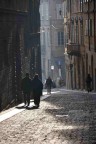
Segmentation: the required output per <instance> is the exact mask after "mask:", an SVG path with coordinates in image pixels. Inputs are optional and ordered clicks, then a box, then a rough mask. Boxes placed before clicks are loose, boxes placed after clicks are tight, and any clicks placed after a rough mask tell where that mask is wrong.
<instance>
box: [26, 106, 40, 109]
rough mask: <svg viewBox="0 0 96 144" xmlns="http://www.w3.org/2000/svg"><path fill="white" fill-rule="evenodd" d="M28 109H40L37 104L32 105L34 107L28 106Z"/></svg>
mask: <svg viewBox="0 0 96 144" xmlns="http://www.w3.org/2000/svg"><path fill="white" fill-rule="evenodd" d="M26 109H27V110H33V109H39V107H37V106H32V107H26Z"/></svg>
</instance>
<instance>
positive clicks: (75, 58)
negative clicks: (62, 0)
mask: <svg viewBox="0 0 96 144" xmlns="http://www.w3.org/2000/svg"><path fill="white" fill-rule="evenodd" d="M66 4H67V7H66V10H67V17H66V20H67V38H68V43H67V46H66V51H67V52H66V53H67V55H66V61H67V62H68V63H66V81H67V88H72V89H86V82H85V81H86V77H87V74H88V73H90V74H91V76H92V79H93V83H92V88H93V90H96V64H95V57H96V50H95V49H96V1H95V0H85V1H83V0H81V1H80V2H79V1H78V0H72V1H71V0H68V1H66ZM64 27H65V26H64Z"/></svg>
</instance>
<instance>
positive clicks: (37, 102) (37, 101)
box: [33, 93, 40, 107]
mask: <svg viewBox="0 0 96 144" xmlns="http://www.w3.org/2000/svg"><path fill="white" fill-rule="evenodd" d="M33 94H34V104H35V105H36V106H38V107H39V104H40V94H38V93H33Z"/></svg>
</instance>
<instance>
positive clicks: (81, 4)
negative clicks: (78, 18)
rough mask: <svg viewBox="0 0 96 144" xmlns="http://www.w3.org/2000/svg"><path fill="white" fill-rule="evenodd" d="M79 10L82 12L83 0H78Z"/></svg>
mask: <svg viewBox="0 0 96 144" xmlns="http://www.w3.org/2000/svg"><path fill="white" fill-rule="evenodd" d="M80 12H83V0H80Z"/></svg>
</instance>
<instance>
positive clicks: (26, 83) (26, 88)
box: [21, 73, 31, 106]
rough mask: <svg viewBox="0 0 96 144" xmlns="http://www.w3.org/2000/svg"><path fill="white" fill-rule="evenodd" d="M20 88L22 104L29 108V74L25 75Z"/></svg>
mask: <svg viewBox="0 0 96 144" xmlns="http://www.w3.org/2000/svg"><path fill="white" fill-rule="evenodd" d="M21 88H22V91H23V95H24V103H25V105H27V106H29V105H30V94H31V79H30V78H29V73H26V77H25V78H23V79H22V83H21Z"/></svg>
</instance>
